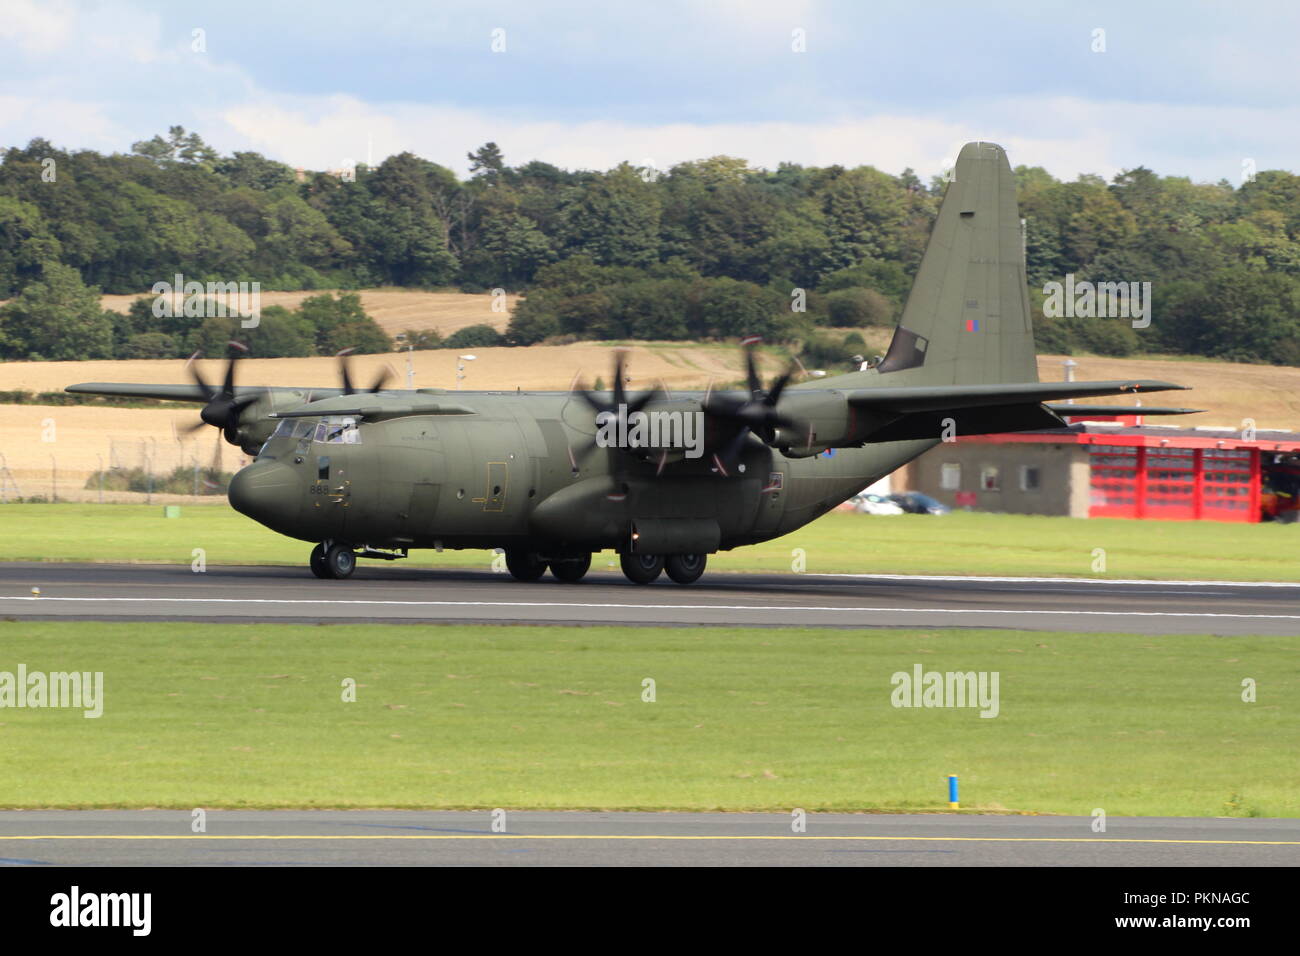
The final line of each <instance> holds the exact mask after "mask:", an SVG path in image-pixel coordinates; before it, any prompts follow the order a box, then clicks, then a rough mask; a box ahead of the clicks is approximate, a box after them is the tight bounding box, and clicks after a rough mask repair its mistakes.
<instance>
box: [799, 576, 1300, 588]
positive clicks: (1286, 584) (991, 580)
mask: <svg viewBox="0 0 1300 956" xmlns="http://www.w3.org/2000/svg"><path fill="white" fill-rule="evenodd" d="M805 573H806V574H807V576H808V577H810V578H813V577H816V578H855V579H858V580H863V581H958V582H960V581H979V582H984V583H988V584H1145V585H1152V584H1156V585H1161V584H1167V585H1170V586H1173V587H1185V588H1192V587H1197V588H1201V587H1231V588H1295V589H1296V590H1298V591H1300V581H1167V580H1162V579H1160V578H1001V577H988V576H981V575H974V574H849V573H847V572H836V571H808V572H805Z"/></svg>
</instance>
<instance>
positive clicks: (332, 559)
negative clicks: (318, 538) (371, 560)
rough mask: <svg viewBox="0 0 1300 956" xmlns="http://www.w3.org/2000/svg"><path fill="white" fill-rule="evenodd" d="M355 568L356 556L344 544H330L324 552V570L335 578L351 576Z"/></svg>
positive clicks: (340, 578)
mask: <svg viewBox="0 0 1300 956" xmlns="http://www.w3.org/2000/svg"><path fill="white" fill-rule="evenodd" d="M356 569H357V556H356V553H355V552H353V550H352V549H351V548H349V547H348V546H347V545H346V544H336V545H332V546H331V547H330V549H329V550H328V551H326V552H325V570H326V571H327V572H328V573H329V576H330V577H332V578H335V579H337V580H342V579H343V578H350V577H352V572H353V571H355V570H356Z"/></svg>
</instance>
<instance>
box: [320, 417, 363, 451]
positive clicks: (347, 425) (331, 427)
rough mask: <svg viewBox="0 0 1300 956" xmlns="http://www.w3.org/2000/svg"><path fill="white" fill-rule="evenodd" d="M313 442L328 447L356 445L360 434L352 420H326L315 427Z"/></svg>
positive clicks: (359, 441) (359, 440) (359, 439)
mask: <svg viewBox="0 0 1300 956" xmlns="http://www.w3.org/2000/svg"><path fill="white" fill-rule="evenodd" d="M315 440H316V441H318V442H322V443H324V444H330V445H358V444H360V443H361V433H360V432H359V431H358V430H357V423H356V420H355V419H352V418H326V419H325V420H324V421H322V422H321V423H320V424H319V425H317V426H316V436H315Z"/></svg>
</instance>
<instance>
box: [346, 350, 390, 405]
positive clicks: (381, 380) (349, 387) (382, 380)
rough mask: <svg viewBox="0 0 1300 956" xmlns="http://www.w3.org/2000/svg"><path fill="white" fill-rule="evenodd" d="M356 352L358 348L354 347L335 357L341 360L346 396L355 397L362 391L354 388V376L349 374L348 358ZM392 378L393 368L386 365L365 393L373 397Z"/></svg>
mask: <svg viewBox="0 0 1300 956" xmlns="http://www.w3.org/2000/svg"><path fill="white" fill-rule="evenodd" d="M355 351H356V348H355V347H353V348H350V349H344V350H343V351H341V352H338V353H336V354H335V357H336V358H337V359H338V360H339V377H340V378H342V379H343V394H344V395H355V394H357V392H358V391H360V390H359V389H357V388H355V387H354V386H353V384H352V376H351V375H350V374H349V373H348V356H349V355H351V354H352V353H353V352H355ZM392 377H393V368H392V366H391V365H387V364H385V365H384V367H383V368H381V369H380V370H379V374H378V375H377V376H375V381H374V383H373V384H372V385H371V386H370V387H369V388H367V389H365V391H366V392H368V393H370V394H371V395H373V394H374V393H375V392H378V391H379V390H380V389H382V388H383V387H384V386H385V385H386V384H387V383H388V380H389V379H390V378H392Z"/></svg>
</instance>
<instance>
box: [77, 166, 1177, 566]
mask: <svg viewBox="0 0 1300 956" xmlns="http://www.w3.org/2000/svg"><path fill="white" fill-rule="evenodd" d="M746 359H747V361H746V364H747V372H748V374H747V379H748V381H747V386H746V388H745V390H743V391H712V390H709V391H706V392H689V393H682V392H679V393H676V394H670V393H668V392H667V391H666V390H663V389H655V390H652V391H648V392H642V393H639V394H636V395H629V394H628V393H627V391H626V387H625V382H624V379H625V373H624V369H623V365H622V358H621V356H620V357H619V359H618V364H617V366H616V368H615V374H614V380H613V381H614V388H613V389H612V390H609V391H602V392H589V391H586V390H584V389H581V388H576V387H575V388H571V389H570V390H569V391H567V392H522V391H517V390H516V391H499V392H491V391H489V392H460V391H457V392H447V391H445V390H443V389H415V390H400V389H386V388H385V387H384V384H385V383H384V380H383V379H381V380H379V381H376V382H375V383H373V384H372V385H371V386H370V387H369V388H368V389H361V390H358V389H357V388H355V387H354V386H353V383H352V381H351V378H350V376H349V374H348V369H347V364H346V359H345V360H344V364H343V382H342V387H341V388H291V387H248V386H237V385H235V366H236V361H235V359H234V358H232V359H231V360H230V363H229V365H228V366H227V369H226V374H225V380H224V382H223V383H222V384H221V385H220V386H219V387H217V386H214V385H210V384H208V383H207V382H205V381H203V380H202V378H200V377H199V375H198V373H197V372H196V371H194V372H192V374H193V376H194V379H195V384H194V385H161V386H160V385H126V384H101V383H94V384H85V385H74V386H71V387H70V388H69V389H68V391H70V392H80V393H88V394H98V395H128V396H143V397H149V398H158V399H171V400H187V401H196V402H202V403H203V408H202V410H201V412H200V416H201V419H202V422H204V423H207V424H209V425H215V426H216V427H218V428H220V429H222V430H223V431H224V433H225V437H226V439H227V440H228V441H229V442H231V443H232V444H235V445H238V446H239V447H241V448H242V449H244V451H246V452H247V453H249V454H250V455H256V459H255V460H254V461H253V462H252V463H251V464H249V465H248V466H247V467H245V468H243V469H242V470H240V471H239V472H238V473H237V474H236V475H235V476H234V479H233V480H232V482H231V484H230V490H229V497H230V503H231V505H233V506H234V508H235V509H236V510H237V511H240V512H241V513H243V514H245V515H247V516H249V517H250V518H253V519H254V520H256V521H259V522H261V523H262V524H264V525H266V526H267V527H268V528H271V529H272V530H274V531H277V532H279V533H281V534H284V535H289V536H290V537H294V538H299V539H301V540H303V541H308V542H312V543H314V544H315V548H314V549H313V551H312V552H311V558H310V567H311V570H312V571H313V572H314V573H315V574H316V576H317V577H321V578H346V577H348V576H349V575H350V574H351V573H352V571H353V569H354V567H355V565H356V559H357V558H358V557H362V558H381V559H389V560H391V559H395V558H401V557H405V556H406V555H407V554H408V553H409V552H410V551H411V550H412V549H419V548H435V549H443V548H493V549H501V550H503V551H504V552H505V557H506V565H507V567H508V569H509V571H510V572H511V574H513V575H514V577H515V578H517V579H519V580H522V581H534V580H537V579H538V578H540V577H541V576H542V575H543V574H545V573H546V571H547V569H548V568H549V569H550V571H551V574H552V575H553V576H554V577H555V578H557V579H559V580H560V581H566V582H576V581H579V580H581V579H582V577H583V576H584V575H585V574H586V573H587V570H588V569H589V568H590V566H591V558H592V554H593V552H596V551H599V550H602V549H606V548H613V549H615V550H616V551H617V552H618V553H619V554H620V555H621V558H622V568H623V573H624V574H625V575H626V576H627V577H628V579H630V580H631V581H633V582H636V583H638V584H648V583H650V582H651V581H654V580H655V579H656V578H657V577H658V576H659V574H660V573H661V572H663V571H665V570H666V571H667V574H668V576H669V577H670V578H671V579H672V580H673V581H676V582H677V583H679V584H689V583H691V582H693V581H695V580H697V579H698V578H699V577H700V575H701V574H702V573H703V571H704V566H705V562H706V560H707V556H708V555H710V554H713V553H715V552H717V551H720V550H729V549H731V548H735V547H738V546H741V545H747V544H755V543H757V542H760V541H766V540H768V539H771V538H775V537H778V536H780V535H783V534H787V533H789V532H791V531H794V530H795V529H796V528H799V527H802V526H803V525H805V524H807V523H808V522H810V521H812V520H813V519H815V518H817V517H818V516H820V515H822V514H824V513H826V512H827V511H829V510H830V509H832V508H833V507H835V505H837V504H839V503H840V502H842V501H844V500H845V499H846V498H848V497H850V496H851V495H853V494H854V493H856V492H858V491H860V490H861V489H862V488H863V487H864V486H865V485H868V484H870V483H871V482H874V481H876V480H877V479H879V478H881V477H883V476H885V475H888V474H889V473H890V472H892V471H894V470H895V469H896V468H898V467H899V466H901V465H903V464H905V463H906V462H908V461H910V460H911V459H913V458H915V457H916V456H917V455H920V454H921V453H922V452H924V451H925V450H926V449H928V448H931V447H933V446H934V445H936V444H938V443H939V442H940V441H942V440H944V439H945V438H951V437H954V436H962V435H975V434H987V433H993V432H1011V431H1026V430H1032V429H1041V428H1053V427H1059V426H1061V425H1062V424H1064V421H1063V419H1062V417H1061V416H1062V415H1063V414H1065V413H1069V414H1073V415H1079V414H1086V413H1089V412H1103V413H1108V414H1114V413H1115V412H1116V407H1115V406H1102V407H1097V406H1087V405H1081V404H1069V405H1061V404H1052V402H1054V401H1060V400H1065V399H1069V400H1074V399H1086V398H1089V397H1091V396H1102V395H1120V394H1127V393H1137V392H1138V391H1139V390H1141V391H1161V390H1168V389H1177V388H1181V387H1182V386H1178V385H1171V384H1169V383H1166V382H1155V381H1109V382H1039V381H1038V372H1037V364H1036V358H1035V353H1034V343H1033V332H1032V329H1031V326H1030V312H1029V299H1028V294H1027V289H1026V279H1025V265H1024V254H1023V246H1022V241H1021V231H1020V219H1019V214H1018V212H1017V207H1016V184H1015V179H1014V178H1013V176H1012V173H1011V168H1010V166H1009V165H1008V163H1007V158H1006V154H1005V153H1004V152H1003V150H1002V149H1001V147H999V146H995V145H993V144H990V143H970V144H968V145H967V146H966V147H965V148H963V149H962V151H961V154H960V156H959V157H958V160H957V163H956V166H955V169H954V176H953V178H952V179H951V181H950V183H949V185H948V187H947V191H946V193H945V196H944V199H943V203H942V205H941V207H940V211H939V216H938V219H937V221H936V223H935V226H934V229H933V232H932V233H931V236H930V240H929V244H928V245H927V247H926V252H925V256H924V258H923V259H922V262H921V265H920V269H919V271H918V272H917V276H916V280H915V282H914V284H913V287H912V291H911V294H910V295H909V297H908V300H907V305H906V308H905V309H904V311H903V315H902V319H901V321H900V323H899V326H898V328H897V329H896V330H895V333H894V337H893V340H892V342H891V344H890V346H889V349H888V351H887V353H886V355H885V356H884V358H883V359H882V360H881V361H880V362H878V363H877V364H876V365H875V366H874V367H872V368H868V369H865V370H863V371H858V372H853V373H850V374H845V375H838V376H834V377H829V378H823V379H820V380H815V381H810V382H802V383H798V384H791V378H792V376H791V374H790V373H789V372H787V373H786V374H784V375H782V376H780V377H779V378H778V379H777V380H776V381H775V382H774V383H772V384H771V386H770V387H764V385H763V383H762V382H761V381H760V379H759V376H758V374H757V370H756V367H755V362H754V358H753V353H752V351H751V352H750V353H748V354H747V356H746ZM1187 411H1188V410H1187V409H1175V408H1150V407H1143V408H1142V413H1143V414H1144V415H1158V414H1180V413H1184V412H1187ZM655 421H661V422H663V423H665V427H663V428H660V429H656V428H653V427H643V426H646V425H647V423H648V422H649V423H650V424H654V422H655ZM692 423H694V424H696V425H698V426H699V427H698V428H697V429H694V430H692V428H691V427H690V426H691V424H692ZM196 427H200V426H199V425H198V424H197V423H196ZM602 438H603V439H605V440H602Z"/></svg>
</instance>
